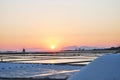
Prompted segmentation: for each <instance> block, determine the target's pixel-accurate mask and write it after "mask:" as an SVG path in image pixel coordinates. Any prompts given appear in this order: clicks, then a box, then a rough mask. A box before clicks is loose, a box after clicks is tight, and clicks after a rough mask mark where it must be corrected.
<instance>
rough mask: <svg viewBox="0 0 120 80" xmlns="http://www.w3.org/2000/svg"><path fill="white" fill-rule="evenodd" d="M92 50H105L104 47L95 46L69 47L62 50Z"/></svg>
mask: <svg viewBox="0 0 120 80" xmlns="http://www.w3.org/2000/svg"><path fill="white" fill-rule="evenodd" d="M80 49H81V50H82V49H84V50H92V49H104V47H95V46H67V47H64V48H63V49H62V50H80Z"/></svg>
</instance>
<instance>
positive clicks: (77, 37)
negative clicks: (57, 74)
mask: <svg viewBox="0 0 120 80" xmlns="http://www.w3.org/2000/svg"><path fill="white" fill-rule="evenodd" d="M119 4H120V1H119V0H100V1H97V0H90V1H89V0H0V49H2V48H6V49H8V48H18V49H20V48H23V47H25V48H40V49H45V50H50V46H51V45H55V46H56V50H59V49H61V48H63V47H66V46H73V45H76V46H83V45H86V46H98V47H109V46H118V45H120V5H119Z"/></svg>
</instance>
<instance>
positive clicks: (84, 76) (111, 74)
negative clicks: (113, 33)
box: [68, 54, 120, 80]
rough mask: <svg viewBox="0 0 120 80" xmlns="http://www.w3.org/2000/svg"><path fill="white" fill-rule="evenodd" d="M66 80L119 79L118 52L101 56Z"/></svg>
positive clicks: (119, 63) (119, 62) (119, 64)
mask: <svg viewBox="0 0 120 80" xmlns="http://www.w3.org/2000/svg"><path fill="white" fill-rule="evenodd" d="M68 80H120V54H110V55H104V56H101V57H99V58H97V59H95V60H94V61H93V62H91V63H90V64H88V65H87V66H86V67H84V68H82V69H81V70H80V72H78V73H76V74H75V75H73V76H72V77H70V78H69V79H68Z"/></svg>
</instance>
